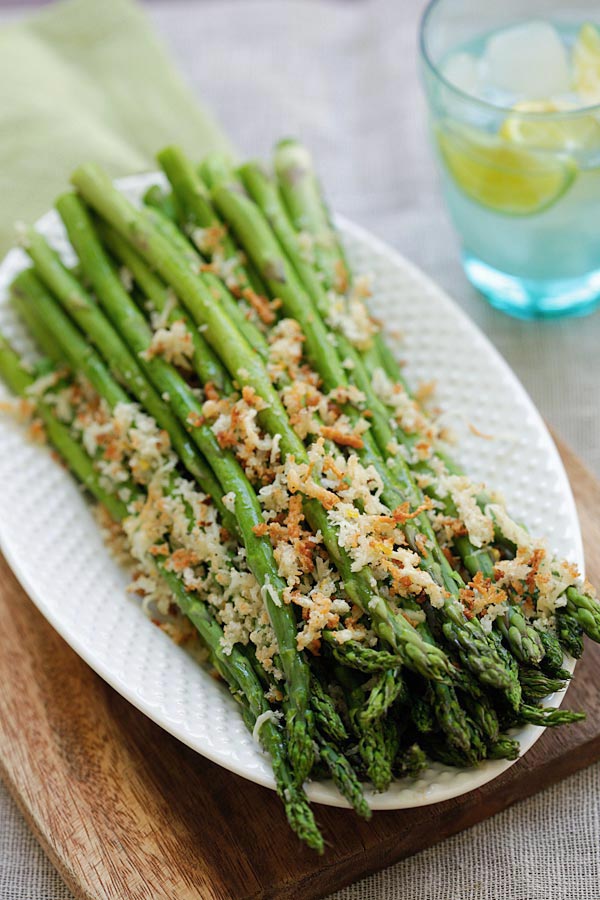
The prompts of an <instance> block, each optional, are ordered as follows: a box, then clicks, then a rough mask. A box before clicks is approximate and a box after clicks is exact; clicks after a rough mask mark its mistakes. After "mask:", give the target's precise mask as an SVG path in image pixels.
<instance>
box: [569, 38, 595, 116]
mask: <svg viewBox="0 0 600 900" xmlns="http://www.w3.org/2000/svg"><path fill="white" fill-rule="evenodd" d="M573 87H574V89H575V90H576V91H577V93H578V94H579V96H580V97H581V98H582V100H584V101H585V102H586V103H587V104H590V103H600V31H598V29H597V28H596V26H595V25H591V24H590V23H589V22H588V23H587V24H585V25H583V26H582V28H581V31H580V32H579V34H578V36H577V40H576V42H575V46H574V47H573Z"/></svg>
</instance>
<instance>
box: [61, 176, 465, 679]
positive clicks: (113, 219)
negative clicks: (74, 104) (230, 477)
mask: <svg viewBox="0 0 600 900" xmlns="http://www.w3.org/2000/svg"><path fill="white" fill-rule="evenodd" d="M72 181H73V183H74V184H75V186H76V187H77V189H78V190H79V191H80V193H81V194H82V195H83V196H84V198H85V199H86V201H87V202H88V203H89V204H90V205H91V206H92V207H93V208H94V209H96V211H97V212H98V213H100V215H101V216H102V217H103V218H105V219H106V220H107V221H108V222H110V224H111V225H113V227H114V228H115V229H116V230H117V231H119V233H120V234H121V235H122V236H123V237H125V238H126V239H128V240H129V241H130V242H131V243H132V244H133V245H134V246H135V247H136V248H137V250H138V251H139V253H140V254H141V255H142V256H143V257H144V258H145V259H146V260H147V262H149V263H150V264H151V265H153V266H154V267H155V269H156V271H158V272H159V274H160V275H161V276H162V277H163V278H164V279H165V281H166V282H167V283H168V284H170V285H171V286H172V287H173V288H174V290H175V292H176V294H177V295H178V297H179V299H180V300H181V301H182V302H183V303H184V305H185V306H186V307H187V309H188V311H189V313H190V314H191V315H192V317H193V318H194V320H195V321H196V323H197V324H198V325H202V326H203V327H205V338H206V340H208V342H209V343H210V344H211V346H212V347H213V348H214V349H215V350H216V352H217V354H218V355H219V357H220V358H221V361H222V362H223V364H224V365H226V366H227V368H228V369H229V372H230V374H231V375H232V377H233V378H236V379H237V380H238V382H239V383H240V384H247V385H249V386H251V387H253V388H254V390H255V391H256V393H257V394H258V395H259V396H260V397H262V399H263V400H264V401H265V402H266V403H267V404H268V406H267V408H266V409H265V410H263V411H262V412H261V413H260V421H261V424H262V426H263V427H264V428H265V429H266V430H267V431H269V432H270V433H271V434H280V435H281V450H282V452H283V453H284V454H291V455H293V456H294V457H295V458H296V460H297V461H306V460H307V455H306V451H305V448H304V445H303V444H302V443H301V442H300V441H299V440H298V438H297V437H296V435H295V433H294V431H293V429H292V428H291V426H290V424H289V420H288V418H287V415H286V413H285V410H284V409H283V406H282V404H281V401H280V400H279V397H278V395H277V393H276V392H275V390H274V388H273V387H272V385H271V382H270V379H269V376H268V373H267V372H266V370H265V368H264V366H263V364H262V361H261V360H260V357H259V356H258V355H257V354H256V353H255V352H254V350H253V349H252V348H251V347H250V346H249V345H248V344H247V343H246V341H245V340H244V338H243V337H242V336H241V335H240V333H239V332H238V331H237V330H236V329H235V327H234V326H233V323H232V322H231V320H230V319H229V318H228V317H227V316H226V315H225V313H224V312H223V310H222V309H220V308H219V306H217V305H215V303H214V298H213V297H212V296H211V295H210V292H208V291H207V290H206V288H205V286H204V285H203V283H202V282H201V281H200V279H199V278H198V277H197V276H196V275H194V274H193V273H192V272H190V271H189V269H188V267H187V266H186V265H185V263H184V262H183V260H182V258H181V257H180V256H179V255H178V254H177V253H176V251H175V250H174V248H173V247H172V246H171V245H170V244H169V243H168V242H167V241H165V239H164V238H163V237H162V235H161V234H159V233H158V232H157V231H156V229H155V228H154V227H153V226H152V225H151V224H150V223H149V222H148V221H147V219H146V218H145V217H144V216H143V215H142V214H140V213H139V211H137V210H136V209H135V208H134V207H133V206H132V205H131V204H130V203H129V202H128V201H127V200H126V199H125V197H123V196H122V195H121V194H119V192H118V191H116V190H115V188H114V187H113V185H112V183H111V181H110V179H109V178H108V177H107V176H106V175H105V174H104V173H103V172H102V171H101V170H100V169H99V168H98V167H96V166H93V165H87V166H84V167H81V168H79V169H78V170H77V171H76V172H75V173H74V175H73V177H72ZM305 514H306V516H307V519H308V521H309V523H310V525H311V527H312V528H313V530H314V531H318V530H320V531H321V533H322V534H323V537H324V541H325V545H326V547H327V549H328V551H329V553H330V555H331V557H332V559H333V561H334V562H335V564H336V565H337V566H338V567H339V569H340V573H341V574H342V577H343V579H344V584H345V589H346V593H347V594H348V595H349V596H350V597H351V599H352V600H353V602H356V603H358V604H359V605H360V606H361V608H363V609H364V610H365V611H368V612H369V613H370V615H371V616H372V618H373V620H374V627H376V629H377V630H378V632H379V633H380V634H381V636H382V637H384V639H385V640H389V641H390V643H392V644H393V646H394V648H395V649H396V650H398V652H400V651H401V652H402V655H403V658H405V659H406V662H407V664H408V665H411V666H413V667H419V670H420V671H423V672H425V673H427V674H428V677H434V678H435V677H438V678H439V677H443V675H444V673H445V672H446V671H447V666H448V664H447V661H446V658H445V656H444V654H443V653H442V651H441V650H439V649H438V648H437V647H436V648H430V647H426V646H425V645H424V644H423V642H422V641H420V639H419V638H418V636H417V635H416V633H415V631H414V629H413V628H412V627H411V626H410V625H409V624H408V623H406V622H405V621H404V619H403V618H402V616H398V615H394V614H393V613H392V612H391V610H390V609H389V607H388V605H387V604H386V603H385V602H384V601H383V600H382V599H381V598H378V597H374V596H373V595H372V591H371V586H370V579H369V577H368V576H367V575H366V574H363V573H353V572H352V567H351V560H350V558H349V556H348V555H347V554H346V553H345V551H343V550H341V549H340V547H339V545H338V543H337V535H336V533H335V531H334V529H333V528H332V527H331V526H330V524H329V521H328V519H327V515H326V512H325V510H324V509H323V508H322V507H321V505H320V504H319V503H318V502H317V501H314V500H307V502H306V504H305Z"/></svg>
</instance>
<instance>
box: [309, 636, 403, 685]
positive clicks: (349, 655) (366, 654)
mask: <svg viewBox="0 0 600 900" xmlns="http://www.w3.org/2000/svg"><path fill="white" fill-rule="evenodd" d="M323 639H324V640H325V641H326V642H327V644H328V645H329V646H330V647H331V652H332V654H333V657H334V659H335V660H336V661H337V662H339V663H341V664H342V665H344V666H349V667H350V668H351V669H357V670H358V671H359V672H367V673H369V674H372V673H373V672H383V671H385V670H386V669H395V668H398V666H400V665H402V657H400V656H396V655H394V654H393V653H390V652H389V651H387V650H375V649H373V648H372V647H364V646H363V645H362V644H360V643H359V642H358V641H353V640H349V641H344V643H343V644H340V643H338V641H337V640H336V637H335V631H330V630H326V631H324V632H323Z"/></svg>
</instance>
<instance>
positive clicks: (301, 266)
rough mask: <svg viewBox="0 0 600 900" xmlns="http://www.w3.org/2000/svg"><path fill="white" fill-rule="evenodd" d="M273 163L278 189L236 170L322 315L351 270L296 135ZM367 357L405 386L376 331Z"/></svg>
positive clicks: (464, 545) (508, 619)
mask: <svg viewBox="0 0 600 900" xmlns="http://www.w3.org/2000/svg"><path fill="white" fill-rule="evenodd" d="M275 166H276V170H277V174H278V177H279V191H278V190H277V188H276V187H275V185H274V184H273V183H272V181H271V180H270V178H269V176H268V174H267V173H266V172H265V171H264V170H263V169H262V168H261V167H260V166H257V165H256V164H252V163H249V164H246V165H244V166H242V167H241V169H240V174H241V177H242V179H243V181H244V184H245V186H246V188H247V189H248V191H249V192H250V194H251V195H252V197H253V199H254V200H255V201H256V202H257V204H258V205H259V206H260V208H261V209H262V211H263V213H264V214H265V216H266V217H267V219H268V220H269V222H270V224H271V226H272V227H273V229H274V231H275V233H276V234H277V237H278V238H279V241H280V243H281V245H282V247H283V248H284V249H285V251H286V253H287V255H288V257H289V259H290V261H291V263H292V265H293V266H294V268H295V270H296V272H297V274H298V276H299V278H300V279H301V281H302V283H303V285H304V287H305V289H306V290H307V292H308V293H309V295H310V296H311V299H312V300H313V302H314V303H315V305H316V307H317V309H318V310H319V312H320V313H321V315H323V316H327V313H328V308H329V304H330V301H329V297H328V294H327V288H335V287H336V284H337V286H338V287H339V286H340V284H341V286H342V288H344V286H347V285H348V283H349V280H350V270H349V267H348V265H347V262H346V260H345V257H344V253H343V250H342V247H341V244H340V243H339V241H338V239H337V236H336V233H335V229H334V228H333V226H332V225H331V221H330V217H329V214H328V211H327V206H326V204H325V200H324V198H323V194H322V191H321V189H320V186H319V183H318V179H317V177H316V174H315V172H314V168H313V165H312V160H311V157H310V154H309V153H308V151H307V150H306V148H304V147H302V146H301V145H300V144H298V143H297V142H296V141H293V140H285V141H282V142H280V144H278V146H277V149H276V153H275ZM280 198H283V200H284V201H285V203H286V204H287V212H288V213H289V214H290V216H291V218H292V220H293V221H294V224H295V226H296V229H297V231H300V232H302V231H304V232H306V233H308V234H310V235H312V237H313V239H314V256H315V267H314V268H313V267H312V266H311V265H310V264H309V263H308V262H307V261H306V260H305V259H304V258H303V256H302V253H301V252H300V249H299V244H298V240H297V233H294V230H293V226H291V224H290V221H289V219H288V217H287V215H286V210H285V208H284V207H283V204H282V202H281V199H280ZM344 289H345V288H344ZM336 339H337V341H338V344H339V343H340V342H343V344H342V350H341V352H342V354H343V355H344V356H349V357H350V358H351V359H352V362H353V368H352V370H351V371H352V378H353V381H354V383H355V384H356V385H357V387H359V388H360V390H362V391H363V392H364V393H365V394H366V396H367V400H368V405H369V409H370V410H371V411H372V412H373V429H374V433H375V434H376V435H377V436H378V443H379V446H380V449H381V450H382V451H384V450H385V449H386V448H387V447H388V446H389V443H390V438H391V437H392V434H391V432H390V429H389V426H388V424H387V423H388V418H389V416H388V415H387V414H386V411H385V408H384V407H383V405H382V404H381V403H380V402H379V401H378V399H377V397H375V396H374V393H373V390H372V386H371V379H370V374H371V373H369V372H367V367H366V365H365V360H367V359H368V358H369V357H368V354H366V353H365V354H363V356H362V357H361V356H360V355H359V354H357V353H356V351H354V350H353V348H352V347H351V346H350V347H349V346H348V344H349V342H348V341H345V339H344V338H343V336H340V335H339V334H337V335H336ZM370 358H371V361H372V360H373V358H375V362H376V363H377V364H379V365H380V366H381V367H382V368H383V369H384V371H386V373H387V374H388V375H389V377H391V379H392V381H399V382H401V383H402V384H403V385H404V386H405V387H406V388H407V390H408V386H407V385H406V383H405V381H404V378H403V377H402V373H401V370H400V367H399V366H398V364H397V362H396V360H395V359H394V357H393V354H391V352H390V351H389V349H388V348H387V345H386V344H385V341H384V340H383V338H382V335H381V333H380V332H377V333H376V335H375V336H374V341H373V354H372V355H371V357H370ZM409 393H410V391H409ZM395 436H396V437H397V439H398V440H399V441H400V442H401V443H403V444H405V445H406V446H407V447H408V449H412V446H413V445H414V443H415V442H416V441H417V440H418V435H417V436H415V435H407V434H405V433H404V432H403V431H402V429H400V428H399V427H398V428H396V429H395ZM423 465H424V464H420V468H423ZM449 465H450V467H451V469H453V470H455V469H456V467H454V466H453V465H452V464H450V463H449ZM425 469H427V466H426V465H425ZM428 471H430V470H428ZM456 471H457V472H458V470H456ZM437 499H438V500H441V502H442V503H443V505H444V513H445V514H446V515H448V516H451V517H454V516H456V508H455V506H454V503H453V502H452V500H451V498H450V497H444V498H437ZM455 546H456V549H457V551H458V553H459V555H460V557H461V559H462V561H463V563H464V565H465V566H466V568H467V570H468V571H469V572H470V574H471V575H475V573H476V572H482V573H483V575H484V576H485V577H486V578H489V577H492V576H493V560H492V558H491V556H490V554H489V552H488V551H487V550H485V549H477V548H475V547H474V546H473V545H472V544H471V542H470V541H469V539H468V537H466V536H460V537H458V538H457V539H456V541H455ZM497 621H498V626H499V627H500V628H501V629H502V633H503V634H504V636H505V638H506V639H507V641H508V642H509V645H510V647H511V650H512V652H513V653H515V655H516V656H517V658H518V659H519V660H521V661H522V662H524V663H530V664H531V665H537V664H538V663H539V662H540V660H541V659H542V657H543V655H544V648H543V645H542V643H541V640H540V637H539V634H538V632H537V631H536V630H535V629H534V628H533V627H532V626H531V625H530V624H529V623H528V622H527V620H526V619H525V617H524V616H523V614H522V612H521V610H520V608H519V607H518V606H512V607H510V608H509V609H508V611H507V612H506V614H505V615H504V616H503V617H499V618H498V620H497Z"/></svg>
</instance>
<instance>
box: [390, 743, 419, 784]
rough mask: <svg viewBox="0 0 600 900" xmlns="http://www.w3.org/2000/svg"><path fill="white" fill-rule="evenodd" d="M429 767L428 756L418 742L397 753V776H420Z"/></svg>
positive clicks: (395, 773)
mask: <svg viewBox="0 0 600 900" xmlns="http://www.w3.org/2000/svg"><path fill="white" fill-rule="evenodd" d="M426 768H427V757H426V755H425V753H424V751H423V750H422V749H421V747H419V745H418V744H411V745H410V747H406V748H404V749H403V750H400V752H399V753H398V754H397V756H396V759H395V760H394V775H395V776H396V778H418V776H419V775H420V774H421V772H422V771H423V769H426Z"/></svg>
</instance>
